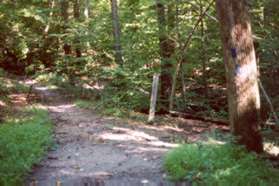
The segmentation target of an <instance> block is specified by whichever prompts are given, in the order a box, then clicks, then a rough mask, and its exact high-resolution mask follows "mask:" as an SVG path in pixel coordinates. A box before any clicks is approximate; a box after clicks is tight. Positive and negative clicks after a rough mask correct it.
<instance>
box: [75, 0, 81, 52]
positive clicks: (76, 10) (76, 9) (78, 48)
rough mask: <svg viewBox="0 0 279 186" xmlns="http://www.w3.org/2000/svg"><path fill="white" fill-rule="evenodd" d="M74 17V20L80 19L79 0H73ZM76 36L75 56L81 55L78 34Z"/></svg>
mask: <svg viewBox="0 0 279 186" xmlns="http://www.w3.org/2000/svg"><path fill="white" fill-rule="evenodd" d="M73 8H74V18H75V20H76V21H78V22H79V21H80V0H75V1H74V7H73ZM76 37H77V38H76V39H75V44H76V47H75V48H76V49H75V50H76V57H81V56H82V52H81V49H80V44H81V43H80V40H79V39H78V37H79V36H76Z"/></svg>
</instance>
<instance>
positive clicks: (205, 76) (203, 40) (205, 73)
mask: <svg viewBox="0 0 279 186" xmlns="http://www.w3.org/2000/svg"><path fill="white" fill-rule="evenodd" d="M202 14H203V2H202V1H201V0H200V16H202ZM205 38H206V36H205V27H204V18H203V19H202V20H201V51H202V54H201V55H202V57H201V59H202V80H203V88H204V97H205V98H208V85H207V72H206V62H207V54H206V49H205V45H206V39H205Z"/></svg>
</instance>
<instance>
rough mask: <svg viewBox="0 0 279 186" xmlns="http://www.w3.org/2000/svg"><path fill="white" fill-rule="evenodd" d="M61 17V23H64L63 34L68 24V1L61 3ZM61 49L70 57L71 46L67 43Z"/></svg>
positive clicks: (64, 0)
mask: <svg viewBox="0 0 279 186" xmlns="http://www.w3.org/2000/svg"><path fill="white" fill-rule="evenodd" d="M61 16H62V17H63V21H64V26H63V30H64V32H65V31H66V29H67V27H68V25H67V24H68V22H69V1H68V0H62V1H61ZM63 49H64V53H65V55H70V54H71V53H72V49H71V45H70V44H68V43H67V42H65V43H64V45H63Z"/></svg>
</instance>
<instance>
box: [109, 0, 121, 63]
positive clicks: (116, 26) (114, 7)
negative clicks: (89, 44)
mask: <svg viewBox="0 0 279 186" xmlns="http://www.w3.org/2000/svg"><path fill="white" fill-rule="evenodd" d="M110 2H111V14H112V25H113V36H114V49H115V61H116V63H117V64H120V65H122V64H123V58H122V47H121V40H120V35H121V29H120V22H119V15H118V3H117V0H111V1H110Z"/></svg>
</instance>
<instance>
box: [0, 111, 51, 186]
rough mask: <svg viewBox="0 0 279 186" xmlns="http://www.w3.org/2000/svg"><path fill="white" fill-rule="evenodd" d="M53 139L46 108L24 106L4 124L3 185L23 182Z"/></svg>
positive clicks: (0, 137) (0, 127)
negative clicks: (22, 109) (16, 116)
mask: <svg viewBox="0 0 279 186" xmlns="http://www.w3.org/2000/svg"><path fill="white" fill-rule="evenodd" d="M51 143H52V127H51V121H50V119H49V117H48V113H47V111H46V110H43V109H35V108H30V109H27V110H24V111H23V112H22V113H21V114H20V117H18V118H14V119H10V120H8V121H6V122H5V123H2V124H0V185H3V186H12V185H21V184H23V179H24V176H25V175H26V174H27V173H28V172H29V171H30V170H31V168H32V166H33V165H34V164H36V163H38V162H39V161H40V159H41V158H42V157H43V155H44V153H45V152H46V150H47V149H48V148H49V147H50V145H51Z"/></svg>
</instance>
